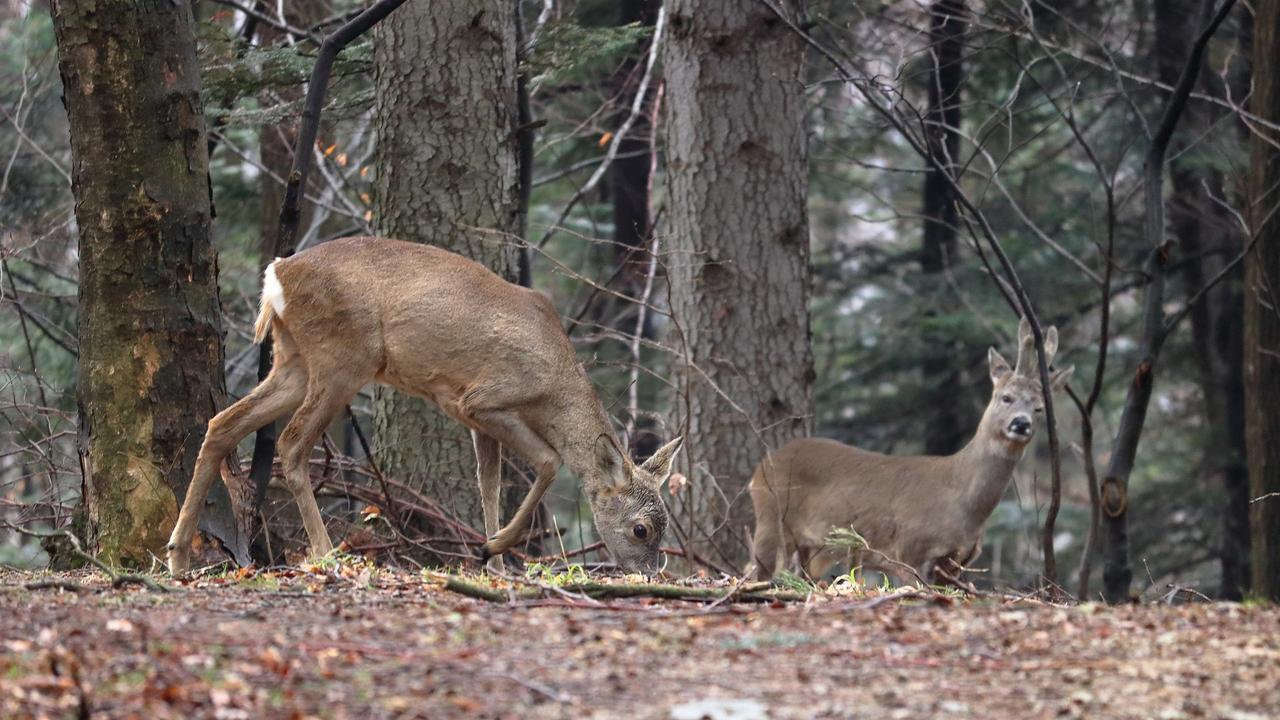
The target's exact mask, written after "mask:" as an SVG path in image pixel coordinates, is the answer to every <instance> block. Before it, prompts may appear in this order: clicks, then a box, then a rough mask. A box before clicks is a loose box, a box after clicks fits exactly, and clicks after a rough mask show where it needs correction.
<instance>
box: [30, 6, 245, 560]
mask: <svg viewBox="0 0 1280 720" xmlns="http://www.w3.org/2000/svg"><path fill="white" fill-rule="evenodd" d="M52 11H53V20H54V28H55V33H56V35H57V42H58V63H59V70H60V71H61V75H62V82H63V94H64V99H65V102H66V107H67V115H68V117H69V119H70V126H71V148H72V154H73V157H74V161H75V162H74V164H75V177H74V182H73V184H72V189H73V190H74V193H75V198H76V218H77V221H78V224H79V228H80V245H79V250H80V296H79V307H80V311H79V321H78V322H79V335H80V358H79V364H80V370H79V380H78V388H77V400H78V404H79V409H80V441H81V442H80V446H81V449H80V455H81V467H82V470H83V477H84V499H85V506H84V507H85V511H86V519H87V521H88V522H87V527H88V535H89V537H88V540H89V541H90V544H91V545H92V546H94V547H95V548H96V549H97V551H98V552H99V553H100V554H101V556H102V558H103V559H104V560H106V561H107V562H112V563H118V562H132V563H138V564H145V563H149V562H150V560H151V557H152V556H153V554H154V555H158V556H163V555H164V546H165V542H166V541H167V540H168V534H169V531H170V529H171V528H172V527H173V522H174V520H175V518H176V517H177V513H178V505H179V503H180V502H181V501H182V498H183V495H184V493H185V490H186V486H187V483H188V481H189V478H190V476H191V470H192V468H193V466H194V464H195V459H196V454H197V452H198V451H199V449H200V442H201V439H202V438H203V436H204V429H205V424H206V422H207V421H208V419H209V418H210V417H211V416H212V415H213V413H214V411H215V410H216V409H217V407H218V406H219V404H220V402H221V400H222V396H223V393H224V389H223V374H222V327H221V320H220V312H219V304H218V285H217V258H216V255H215V253H214V249H213V246H212V245H211V244H210V238H209V221H210V202H209V179H208V151H207V148H206V145H205V128H204V116H203V114H202V106H201V102H200V75H199V63H198V62H197V60H196V41H195V37H194V35H193V33H192V25H193V21H192V14H191V6H190V5H189V4H188V3H184V2H168V1H165V0H144V1H143V2H140V3H131V4H117V3H105V4H104V3H94V2H80V1H78V0H59V1H58V2H55V3H53V5H52ZM210 497H211V500H210V502H211V504H212V505H213V507H212V508H208V509H206V511H205V512H204V513H203V514H202V516H201V529H202V530H204V531H206V532H209V533H211V534H213V535H215V536H216V537H217V538H218V539H220V540H221V541H222V542H223V543H224V544H225V545H226V546H227V547H228V548H229V549H231V550H232V552H233V554H235V555H236V557H237V559H238V560H246V559H247V557H246V555H245V543H244V539H243V537H242V536H241V535H240V533H239V529H238V528H237V527H236V524H235V521H234V518H233V517H232V513H231V507H230V502H229V498H228V496H227V494H226V491H225V489H223V488H221V487H219V488H218V489H217V492H216V493H215V494H213V495H211V496H210Z"/></svg>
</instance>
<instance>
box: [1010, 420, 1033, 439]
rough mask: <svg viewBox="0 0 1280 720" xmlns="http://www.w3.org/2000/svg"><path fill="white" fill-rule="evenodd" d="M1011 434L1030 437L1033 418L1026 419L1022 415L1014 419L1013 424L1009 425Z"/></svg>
mask: <svg viewBox="0 0 1280 720" xmlns="http://www.w3.org/2000/svg"><path fill="white" fill-rule="evenodd" d="M1009 432H1012V433H1013V434H1015V435H1023V436H1026V435H1030V434H1031V418H1028V417H1024V416H1022V415H1019V416H1018V417H1016V418H1014V419H1013V422H1011V423H1009Z"/></svg>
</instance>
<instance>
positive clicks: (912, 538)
mask: <svg viewBox="0 0 1280 720" xmlns="http://www.w3.org/2000/svg"><path fill="white" fill-rule="evenodd" d="M1057 345H1058V334H1057V329H1056V328H1049V330H1048V331H1047V332H1046V333H1045V342H1044V346H1045V356H1046V357H1045V360H1046V362H1051V361H1052V359H1053V355H1054V353H1055V352H1056V350H1057ZM988 361H989V364H990V368H991V380H992V383H993V385H994V387H993V391H992V394H991V402H990V403H989V404H988V405H987V409H986V412H985V413H984V414H983V416H982V421H981V422H980V423H979V425H978V430H977V433H976V434H975V435H974V437H973V439H972V440H971V441H970V442H969V444H968V445H966V446H965V447H964V448H963V449H961V450H960V451H959V452H957V453H956V454H954V455H949V456H946V457H927V456H917V457H895V456H890V455H882V454H880V453H875V452H870V451H867V450H862V449H859V448H856V447H850V446H848V445H844V444H842V443H839V442H836V441H834V440H823V439H818V438H807V439H800V440H794V441H792V442H790V443H788V444H787V445H785V446H783V447H782V448H781V449H780V450H778V451H777V452H775V453H773V454H772V455H771V456H770V457H768V458H766V459H765V460H764V461H762V462H761V463H760V465H759V466H758V467H757V468H756V471H755V473H754V475H753V476H752V479H751V486H750V489H751V500H752V503H753V505H754V507H755V514H756V532H755V538H754V542H753V548H752V555H753V562H754V564H755V574H756V576H757V577H758V578H760V579H768V578H770V577H772V576H773V574H774V572H775V570H776V569H777V568H778V566H779V558H781V562H782V563H789V562H790V561H791V557H792V555H793V554H798V556H799V561H800V565H801V567H802V568H803V569H804V570H805V571H806V572H807V573H808V574H809V576H810V577H812V578H814V579H818V578H820V577H822V576H823V575H824V574H826V572H827V571H828V570H829V569H830V568H831V566H832V565H834V564H835V563H837V562H839V561H840V560H841V559H843V558H845V557H847V556H848V554H849V552H848V549H847V548H839V547H833V546H829V545H828V544H827V537H828V535H829V534H830V532H831V531H832V530H833V529H835V528H853V529H854V530H855V531H857V532H858V533H859V534H861V535H862V537H863V538H864V539H865V540H866V542H867V549H865V550H861V551H858V552H856V553H854V557H853V558H852V560H853V564H854V566H859V565H860V566H862V567H863V568H864V569H869V570H880V571H882V572H886V573H888V574H891V575H893V576H894V577H895V578H898V579H899V580H900V581H901V580H906V579H911V576H912V575H918V576H919V578H920V579H924V580H929V579H930V576H931V573H932V571H933V569H934V568H935V566H936V564H937V563H938V562H939V561H941V560H943V559H950V560H953V561H955V562H956V563H958V564H961V565H963V564H964V563H966V562H968V561H970V560H972V559H973V558H974V557H976V556H977V554H978V551H979V550H980V549H981V540H982V530H983V525H984V524H985V523H986V521H987V518H988V517H989V516H990V515H991V512H992V511H993V510H994V509H995V507H996V504H997V503H998V502H999V501H1000V497H1001V495H1003V494H1004V490H1005V488H1006V487H1007V486H1008V484H1009V479H1010V478H1011V477H1012V476H1013V469H1014V467H1015V466H1016V465H1017V463H1018V460H1019V459H1021V458H1022V454H1023V452H1024V451H1025V450H1026V448H1027V445H1028V444H1029V443H1030V442H1031V438H1032V435H1033V434H1034V418H1035V416H1036V415H1037V414H1039V413H1041V412H1042V410H1043V407H1042V405H1043V398H1042V395H1041V391H1040V381H1039V378H1038V373H1037V371H1036V369H1035V368H1036V359H1035V348H1034V344H1033V340H1032V337H1031V328H1030V326H1029V325H1028V324H1027V322H1026V320H1025V319H1024V320H1023V322H1022V325H1021V327H1020V328H1019V350H1018V362H1017V365H1016V369H1015V370H1010V368H1009V364H1008V363H1007V362H1006V361H1005V359H1004V358H1003V357H1001V356H1000V353H998V352H996V350H995V348H992V349H991V350H990V351H989V353H988ZM1072 369H1073V368H1066V369H1064V370H1059V371H1055V372H1054V373H1053V374H1052V375H1051V378H1050V380H1051V383H1052V386H1053V389H1054V390H1058V389H1060V388H1061V387H1062V386H1063V385H1065V384H1066V382H1067V379H1068V378H1069V376H1070V375H1071V371H1072Z"/></svg>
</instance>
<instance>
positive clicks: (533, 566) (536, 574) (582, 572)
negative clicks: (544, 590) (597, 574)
mask: <svg viewBox="0 0 1280 720" xmlns="http://www.w3.org/2000/svg"><path fill="white" fill-rule="evenodd" d="M524 576H525V579H526V580H533V581H537V582H541V583H546V584H547V585H553V586H555V587H562V586H565V585H580V584H582V583H586V582H590V581H591V576H590V575H588V574H587V569H586V568H584V567H582V566H581V565H578V564H576V563H575V564H572V565H569V566H567V567H565V569H564V570H563V571H561V572H556V570H555V568H553V567H551V566H549V565H543V564H542V563H530V564H529V565H527V566H525V569H524Z"/></svg>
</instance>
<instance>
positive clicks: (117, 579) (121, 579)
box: [3, 523, 173, 592]
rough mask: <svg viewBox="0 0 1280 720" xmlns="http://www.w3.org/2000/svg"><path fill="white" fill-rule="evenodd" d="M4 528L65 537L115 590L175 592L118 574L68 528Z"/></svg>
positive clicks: (37, 535) (141, 578)
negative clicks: (140, 588)
mask: <svg viewBox="0 0 1280 720" xmlns="http://www.w3.org/2000/svg"><path fill="white" fill-rule="evenodd" d="M3 527H4V528H5V529H7V530H13V531H15V532H18V533H21V534H23V535H27V536H29V537H35V538H55V537H65V538H66V539H67V542H69V543H71V552H72V553H74V554H75V556H76V557H78V558H80V559H81V560H84V561H85V562H87V563H89V564H90V565H93V566H94V567H96V568H98V569H99V570H101V571H102V572H104V573H106V576H107V577H108V578H110V579H111V587H113V588H122V587H125V586H126V585H141V586H143V587H145V588H146V589H148V590H152V591H155V592H173V588H171V587H167V586H165V585H161V584H160V583H158V582H156V581H155V580H152V579H151V578H149V577H147V576H146V575H134V574H132V573H121V572H116V571H115V570H114V569H113V568H112V567H111V566H109V565H107V564H106V563H104V562H102V561H101V560H99V559H98V558H97V557H96V556H94V555H92V554H90V553H87V552H85V550H84V547H83V546H81V545H80V538H78V537H76V535H75V533H73V532H71V531H70V530H67V529H66V528H62V529H60V530H52V531H50V532H40V531H38V530H28V529H27V528H24V527H21V526H19V525H14V524H12V523H4V524H3ZM39 584H41V583H40V582H39V581H38V582H35V583H28V585H39ZM72 584H74V583H72ZM45 587H52V582H51V583H49V584H46V585H45ZM29 589H40V588H29Z"/></svg>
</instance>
